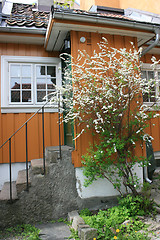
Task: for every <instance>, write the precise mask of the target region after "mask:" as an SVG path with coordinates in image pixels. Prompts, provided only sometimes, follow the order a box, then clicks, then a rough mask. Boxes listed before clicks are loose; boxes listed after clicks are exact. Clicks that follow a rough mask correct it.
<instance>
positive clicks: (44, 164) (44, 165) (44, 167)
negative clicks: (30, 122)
mask: <svg viewBox="0 0 160 240" xmlns="http://www.w3.org/2000/svg"><path fill="white" fill-rule="evenodd" d="M42 135H43V169H44V175H45V173H46V163H45V143H44V106H43V107H42Z"/></svg>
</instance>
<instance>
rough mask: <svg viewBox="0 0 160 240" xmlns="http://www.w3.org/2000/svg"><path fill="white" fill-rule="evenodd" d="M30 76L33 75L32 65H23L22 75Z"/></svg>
mask: <svg viewBox="0 0 160 240" xmlns="http://www.w3.org/2000/svg"><path fill="white" fill-rule="evenodd" d="M30 76H31V66H30V65H22V77H30Z"/></svg>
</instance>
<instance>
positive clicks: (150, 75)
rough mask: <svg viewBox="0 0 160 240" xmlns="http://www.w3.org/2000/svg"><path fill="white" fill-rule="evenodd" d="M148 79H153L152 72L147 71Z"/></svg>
mask: <svg viewBox="0 0 160 240" xmlns="http://www.w3.org/2000/svg"><path fill="white" fill-rule="evenodd" d="M148 79H154V72H153V71H148Z"/></svg>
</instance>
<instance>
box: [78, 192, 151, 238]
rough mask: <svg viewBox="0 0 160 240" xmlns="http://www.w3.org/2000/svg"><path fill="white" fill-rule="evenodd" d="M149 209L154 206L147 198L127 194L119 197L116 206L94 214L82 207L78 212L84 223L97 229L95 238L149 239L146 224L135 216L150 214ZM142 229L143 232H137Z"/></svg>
mask: <svg viewBox="0 0 160 240" xmlns="http://www.w3.org/2000/svg"><path fill="white" fill-rule="evenodd" d="M150 211H151V212H154V208H153V203H152V202H151V201H150V200H149V199H147V198H144V197H142V196H136V197H134V196H132V195H127V196H126V197H123V198H120V199H119V205H118V206H115V207H112V208H109V209H108V210H104V211H102V210H99V212H98V213H97V214H95V215H91V213H90V211H89V210H88V209H84V210H83V211H81V213H80V214H81V216H82V218H83V219H84V221H85V223H86V224H88V225H89V226H90V227H93V228H96V229H97V232H98V238H97V239H101V240H105V239H106V240H107V239H108V240H111V239H119V240H120V239H121V240H139V239H141V240H149V239H150V238H149V237H148V234H147V225H145V224H144V223H143V222H142V221H141V220H139V219H138V217H137V216H138V215H146V214H151V212H150ZM126 221H127V222H126ZM125 222H126V223H125ZM142 229H143V230H144V233H141V232H139V231H140V230H142ZM145 231H146V232H145Z"/></svg>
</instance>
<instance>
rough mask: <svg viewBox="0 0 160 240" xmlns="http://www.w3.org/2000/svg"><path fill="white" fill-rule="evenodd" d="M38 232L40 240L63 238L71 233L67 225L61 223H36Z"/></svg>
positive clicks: (62, 239)
mask: <svg viewBox="0 0 160 240" xmlns="http://www.w3.org/2000/svg"><path fill="white" fill-rule="evenodd" d="M36 227H38V228H39V229H40V230H41V232H40V239H42V240H64V239H68V238H69V236H70V235H71V232H70V230H69V227H68V226H67V225H66V224H65V223H63V222H60V223H58V222H57V223H43V224H38V225H36Z"/></svg>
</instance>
